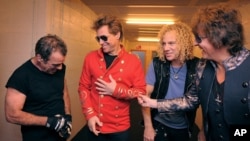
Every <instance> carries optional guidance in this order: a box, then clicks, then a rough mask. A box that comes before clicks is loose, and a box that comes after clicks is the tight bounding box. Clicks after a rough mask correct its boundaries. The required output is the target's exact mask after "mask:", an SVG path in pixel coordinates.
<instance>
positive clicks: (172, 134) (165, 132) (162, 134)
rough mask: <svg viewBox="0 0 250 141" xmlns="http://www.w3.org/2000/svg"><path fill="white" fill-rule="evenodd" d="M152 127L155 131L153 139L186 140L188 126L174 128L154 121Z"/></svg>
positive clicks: (163, 140)
mask: <svg viewBox="0 0 250 141" xmlns="http://www.w3.org/2000/svg"><path fill="white" fill-rule="evenodd" d="M154 128H155V131H156V136H155V141H188V140H189V132H188V128H185V129H174V128H170V127H167V126H165V125H163V124H161V123H159V122H157V121H155V124H154Z"/></svg>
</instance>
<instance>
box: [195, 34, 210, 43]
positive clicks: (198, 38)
mask: <svg viewBox="0 0 250 141" xmlns="http://www.w3.org/2000/svg"><path fill="white" fill-rule="evenodd" d="M194 36H195V41H196V42H197V43H198V44H199V43H201V42H202V40H203V39H205V38H207V37H206V36H203V37H200V36H199V35H197V34H195V35H194Z"/></svg>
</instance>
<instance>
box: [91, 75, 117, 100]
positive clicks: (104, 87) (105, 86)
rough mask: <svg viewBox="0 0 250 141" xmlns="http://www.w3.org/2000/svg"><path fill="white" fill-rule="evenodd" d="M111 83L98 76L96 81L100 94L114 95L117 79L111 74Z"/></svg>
mask: <svg viewBox="0 0 250 141" xmlns="http://www.w3.org/2000/svg"><path fill="white" fill-rule="evenodd" d="M109 79H110V81H111V82H110V83H108V82H106V81H104V80H102V79H100V78H98V79H97V81H96V82H95V84H96V89H97V90H98V91H99V94H103V95H112V94H113V93H114V91H115V87H116V81H115V80H114V79H113V77H112V76H111V75H109Z"/></svg>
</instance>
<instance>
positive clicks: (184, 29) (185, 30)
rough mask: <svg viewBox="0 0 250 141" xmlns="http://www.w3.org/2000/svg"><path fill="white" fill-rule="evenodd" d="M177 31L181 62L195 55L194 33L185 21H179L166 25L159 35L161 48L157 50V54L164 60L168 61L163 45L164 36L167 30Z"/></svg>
mask: <svg viewBox="0 0 250 141" xmlns="http://www.w3.org/2000/svg"><path fill="white" fill-rule="evenodd" d="M170 31H175V32H176V43H177V44H176V45H177V48H178V50H179V56H178V60H180V62H181V63H184V62H185V61H186V60H190V59H192V58H193V57H194V55H193V47H194V34H193V33H192V30H191V28H190V27H189V26H188V25H187V24H185V23H183V22H177V23H175V24H172V25H164V26H163V27H162V28H161V30H160V32H159V34H158V37H159V39H160V41H159V43H160V45H159V48H158V50H157V55H158V57H159V58H160V60H162V61H166V58H165V56H164V50H163V47H162V43H163V36H164V35H165V33H166V32H170Z"/></svg>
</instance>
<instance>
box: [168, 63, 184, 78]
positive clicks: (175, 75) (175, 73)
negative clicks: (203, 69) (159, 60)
mask: <svg viewBox="0 0 250 141" xmlns="http://www.w3.org/2000/svg"><path fill="white" fill-rule="evenodd" d="M182 67H183V65H182V66H181V67H180V68H179V69H178V70H177V71H176V72H175V71H174V67H173V66H172V65H170V68H171V69H172V71H173V73H174V74H173V75H174V79H175V80H177V79H178V78H179V75H178V73H179V72H180V70H181V69H182Z"/></svg>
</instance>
